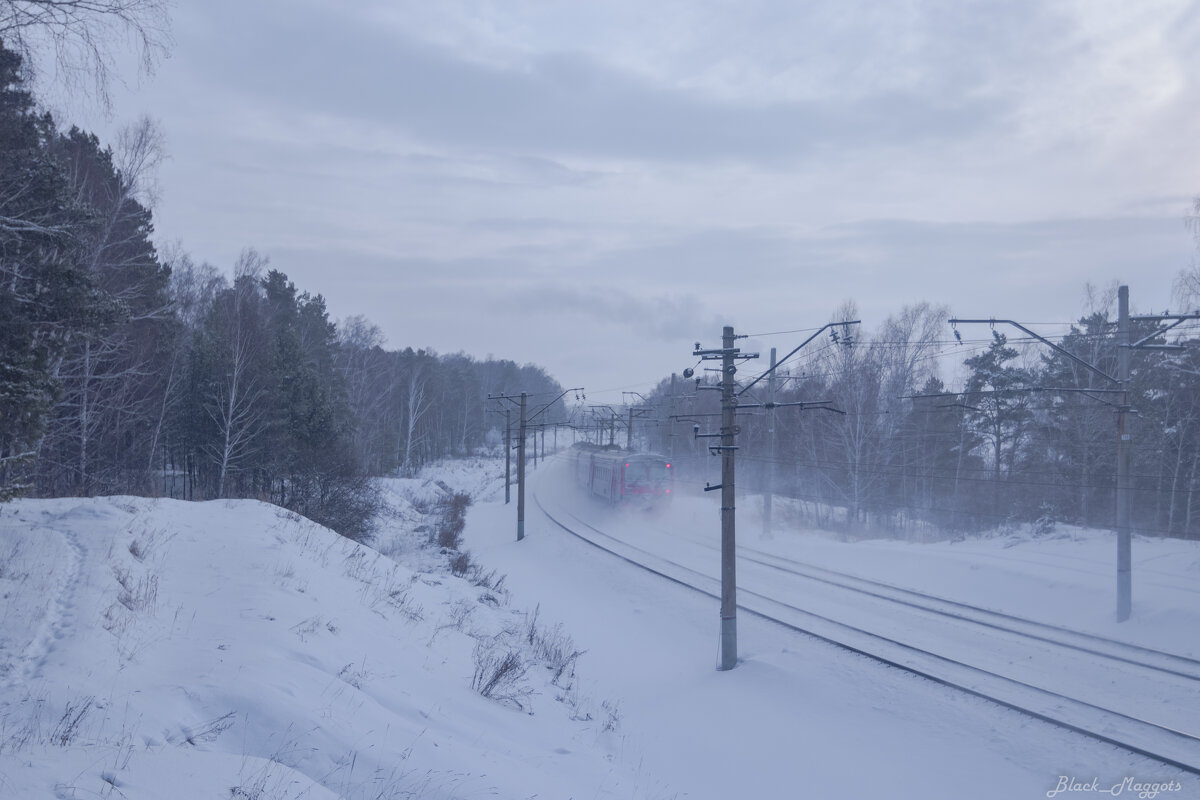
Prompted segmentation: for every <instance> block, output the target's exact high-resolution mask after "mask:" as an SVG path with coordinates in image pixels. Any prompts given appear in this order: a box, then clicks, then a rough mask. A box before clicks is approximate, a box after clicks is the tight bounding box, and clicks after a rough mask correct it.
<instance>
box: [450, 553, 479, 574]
mask: <svg viewBox="0 0 1200 800" xmlns="http://www.w3.org/2000/svg"><path fill="white" fill-rule="evenodd" d="M473 566H475V565H474V564H472V563H471V554H470V553H469V552H467V551H466V550H463V551H462V552H460V553H457V554H456V555H455V556H454V557H453V558H451V559H450V574H451V575H454V576H455V577H457V578H463V577H466V574H467V572H469V571H470V569H471V567H473Z"/></svg>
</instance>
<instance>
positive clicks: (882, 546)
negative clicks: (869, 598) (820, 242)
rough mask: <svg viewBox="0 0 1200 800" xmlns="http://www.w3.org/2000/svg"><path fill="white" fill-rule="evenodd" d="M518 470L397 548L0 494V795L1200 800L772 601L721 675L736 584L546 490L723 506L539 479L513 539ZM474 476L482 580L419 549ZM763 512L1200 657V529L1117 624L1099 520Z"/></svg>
mask: <svg viewBox="0 0 1200 800" xmlns="http://www.w3.org/2000/svg"><path fill="white" fill-rule="evenodd" d="M546 466H547V467H551V468H552V467H553V463H550V464H547V465H546ZM502 468H503V465H502V464H500V465H497V464H495V463H489V462H483V461H480V462H475V463H454V464H450V465H443V466H441V467H439V468H437V469H435V470H431V471H429V472H427V473H425V474H423V475H422V476H420V477H419V478H416V479H409V480H399V479H397V480H393V481H388V482H385V483H384V485H383V488H384V491H385V494H386V495H387V496H388V497H389V498H390V506H391V511H390V512H389V513H388V514H386V515H385V516H384V518H383V520H382V521H383V523H384V529H383V530H382V531H381V533H380V535H379V538H378V540H377V542H376V548H377V549H369V548H365V547H361V546H359V545H356V544H353V543H351V542H349V541H347V540H345V539H342V538H340V537H338V536H336V535H335V534H333V533H332V532H331V531H328V530H326V529H324V528H321V527H320V526H317V525H315V524H313V523H311V522H309V521H307V520H304V519H302V518H300V517H297V516H295V515H292V514H289V513H287V512H284V511H282V510H280V509H278V508H275V507H272V506H268V505H265V504H261V503H255V502H249V501H236V502H234V501H230V502H212V503H181V502H174V501H164V500H146V499H137V498H101V499H90V500H78V499H68V500H53V501H19V502H16V503H13V504H9V505H6V506H4V507H2V508H0V798H3V800H9V798H15V799H18V800H24V798H43V797H54V798H94V797H112V798H143V799H157V798H190V797H204V798H236V799H238V800H245V799H246V798H254V799H255V800H275V799H277V798H280V799H282V798H315V799H316V800H324V798H331V797H345V798H371V799H372V800H374V799H375V798H484V797H502V798H527V797H538V798H645V799H646V800H668V799H669V798H679V799H680V800H682V799H683V798H690V799H691V800H698V799H699V798H713V800H716V799H717V798H720V799H721V800H727V799H728V798H760V797H763V798H765V797H814V798H817V797H819V798H834V797H836V798H850V799H852V800H857V799H858V798H868V799H869V800H882V798H922V800H931V799H937V798H944V799H945V800H951V798H961V797H976V798H990V799H991V800H1008V799H1009V798H1023V797H1029V798H1034V797H1044V796H1047V793H1048V792H1051V791H1053V790H1055V789H1056V787H1058V786H1059V785H1060V781H1061V779H1062V778H1063V777H1064V776H1066V777H1069V778H1071V779H1078V781H1079V785H1085V784H1089V785H1090V784H1091V782H1092V781H1093V779H1095V780H1097V781H1098V783H1097V785H1098V786H1100V788H1101V789H1108V788H1109V787H1113V786H1119V785H1122V782H1123V781H1124V780H1125V779H1126V778H1129V779H1131V780H1132V781H1134V782H1137V783H1140V784H1143V785H1147V786H1149V785H1155V784H1158V785H1160V786H1161V787H1165V788H1160V789H1159V790H1157V796H1159V797H1165V798H1169V799H1170V800H1174V799H1175V798H1184V797H1200V783H1198V782H1197V781H1196V780H1195V779H1194V777H1193V776H1189V775H1186V774H1181V773H1180V772H1178V771H1177V770H1174V769H1171V768H1167V767H1163V766H1162V765H1161V764H1156V763H1155V762H1153V761H1150V760H1149V759H1145V758H1141V757H1138V756H1135V755H1132V754H1130V753H1128V752H1125V751H1121V750H1118V749H1116V748H1114V747H1111V746H1108V745H1104V744H1100V743H1097V742H1095V741H1093V740H1088V739H1085V738H1083V737H1080V736H1077V735H1075V734H1071V733H1068V732H1066V731H1064V730H1062V729H1060V728H1056V727H1053V726H1050V725H1047V724H1044V723H1039V722H1035V721H1032V720H1030V719H1029V718H1028V717H1025V716H1022V715H1020V714H1017V713H1015V712H1012V711H1007V710H1004V709H1002V708H999V707H997V706H996V705H994V704H991V703H988V702H986V701H983V700H979V699H977V698H971V697H966V696H963V695H962V694H961V693H956V692H954V691H951V690H947V689H945V688H943V687H939V686H936V685H934V684H931V683H930V682H928V681H924V680H922V679H918V678H914V677H912V676H909V675H906V674H903V673H900V672H898V671H897V670H894V669H890V668H885V667H881V666H879V665H878V664H876V663H874V662H871V661H868V660H866V659H864V658H861V657H859V656H854V655H850V654H847V653H845V652H843V651H839V650H837V649H835V648H832V647H830V646H829V645H825V644H821V643H819V642H816V641H814V640H812V639H811V638H808V637H805V636H802V635H800V634H797V633H795V632H791V631H788V630H786V629H783V628H781V627H779V626H776V625H772V624H769V623H766V622H762V621H760V620H757V619H754V618H753V617H750V616H743V617H742V618H741V620H740V628H739V634H740V642H739V643H740V645H741V655H742V661H741V663H740V664H739V666H738V667H737V669H735V670H733V671H731V672H725V673H722V672H717V671H715V669H714V666H715V658H716V638H717V630H718V624H717V623H718V613H717V604H716V602H715V601H714V600H712V599H711V598H708V597H704V596H702V595H698V594H696V593H693V592H690V591H689V590H687V589H684V588H683V587H680V586H678V585H675V584H672V583H669V582H666V581H664V580H662V579H661V578H657V577H655V576H652V575H649V574H647V573H644V572H642V571H640V570H638V569H637V568H636V567H633V566H631V565H629V564H626V563H625V562H622V561H620V560H619V559H616V558H614V557H613V556H611V555H608V554H605V553H602V552H600V551H598V550H596V549H595V548H592V547H590V546H589V545H587V544H584V543H582V542H580V541H578V540H576V539H574V538H573V537H571V536H570V535H569V534H567V533H565V532H564V531H562V530H561V529H559V528H558V527H556V526H555V525H554V524H553V523H551V522H550V521H549V520H548V519H547V518H546V517H545V516H544V515H542V514H541V513H540V512H539V511H538V510H537V503H536V502H535V500H534V498H535V497H540V499H542V500H545V501H551V500H552V501H553V502H555V503H556V504H558V505H559V506H562V507H570V508H571V509H572V510H573V511H575V512H578V513H579V514H582V515H585V516H588V515H590V516H591V518H592V521H593V522H596V523H597V524H598V525H601V527H604V528H612V526H613V525H614V524H615V525H616V528H615V529H614V533H619V534H620V535H622V536H626V537H628V538H629V539H630V541H634V542H636V543H637V544H639V545H641V546H645V547H650V546H651V545H655V546H661V547H662V548H663V552H664V553H669V554H670V555H671V556H672V557H676V558H679V557H683V556H684V555H686V554H687V553H688V552H693V553H698V554H699V555H698V556H696V557H697V558H699V559H701V560H703V559H714V562H713V563H714V564H715V557H714V556H711V555H708V554H707V549H706V548H707V546H708V545H710V544H712V543H713V542H714V541H715V537H716V532H717V530H718V529H719V527H718V516H717V513H716V508H715V506H714V504H713V502H712V498H710V497H707V496H703V497H696V498H690V497H680V498H677V503H676V504H675V505H674V506H672V508H671V510H670V512H669V513H666V514H662V515H659V516H657V517H654V518H653V519H652V520H649V521H647V519H646V518H645V517H644V515H643V516H641V517H635V518H632V519H631V518H628V517H622V516H621V515H612V514H610V513H609V512H607V511H605V510H603V509H601V508H598V507H595V506H589V505H588V504H587V500H586V498H579V497H576V496H574V495H572V493H571V491H570V489H569V488H564V487H562V486H561V485H556V482H555V481H554V480H553V478H554V472H553V469H541V470H539V471H538V472H536V473H534V474H533V475H532V477H531V487H530V495H529V500H530V502H529V507H528V509H527V516H526V527H525V531H526V537H525V539H524V541H522V542H516V541H515V536H514V533H515V511H516V509H515V495H514V503H513V504H512V505H507V506H506V505H504V504H503V490H502V487H501V489H500V490H499V491H497V489H496V483H495V478H496V476H497V475H498V474H502V473H501V471H502ZM448 491H467V492H470V493H472V494H475V495H476V496H479V495H482V496H483V498H484V500H482V501H480V502H477V504H476V505H475V506H474V507H473V508H472V509H471V510H470V514H469V516H468V524H467V528H466V532H465V541H466V545H467V546H469V547H470V548H471V550H472V552H473V558H474V559H475V560H476V561H477V562H478V564H477V566H476V567H475V568H473V569H471V570H469V571H468V572H467V579H462V578H456V577H454V576H452V575H450V574H448V573H447V572H446V569H445V558H444V557H442V556H440V555H438V554H436V553H434V552H431V551H430V550H429V549H428V548H424V547H422V546H421V545H420V542H421V541H423V540H424V539H426V538H427V537H428V533H427V532H426V531H424V530H422V526H424V525H427V524H428V523H429V522H430V518H429V510H430V508H431V507H432V505H433V504H434V503H435V502H436V500H437V499H438V498H439V497H441V496H444V495H445V494H446V493H447V492H448ZM489 497H490V498H492V499H491V500H490V501H489V500H487V499H486V498H489ZM748 505H750V504H748ZM745 518H746V519H747V520H753V513H752V512H750V513H747V514H746V517H745ZM744 530H745V531H746V533H745V535H744V537H743V540H742V541H743V544H745V545H748V546H751V545H752V546H753V547H755V548H762V549H764V550H767V551H770V552H772V553H778V554H781V555H788V556H792V557H795V558H803V559H805V560H807V561H810V562H812V563H816V564H824V565H826V566H829V567H831V568H838V569H845V570H848V571H853V572H855V573H857V574H862V575H868V576H871V577H876V578H880V579H883V580H886V581H889V582H893V583H897V584H900V585H905V586H911V587H913V588H921V589H930V590H933V591H936V592H939V593H942V594H945V595H947V596H950V597H955V598H958V599H960V600H964V601H970V602H973V603H978V604H980V605H984V606H988V607H994V608H999V609H1002V610H1009V611H1013V612H1019V613H1029V614H1034V612H1037V614H1036V615H1037V616H1038V617H1039V618H1045V619H1046V620H1047V621H1052V622H1055V623H1059V624H1064V625H1070V626H1074V627H1079V628H1087V629H1097V630H1099V632H1102V633H1111V634H1113V635H1116V634H1117V633H1118V632H1119V633H1120V634H1121V635H1123V636H1128V637H1129V638H1130V639H1131V640H1134V641H1144V642H1145V643H1148V644H1152V645H1158V646H1164V647H1165V646H1168V645H1171V649H1177V650H1179V651H1182V652H1192V653H1195V652H1197V650H1198V648H1197V646H1196V643H1197V639H1196V636H1197V634H1196V631H1197V630H1200V610H1198V608H1197V606H1196V603H1195V593H1196V583H1195V575H1196V568H1197V567H1196V565H1197V564H1200V543H1196V542H1140V543H1139V545H1138V549H1137V550H1136V561H1137V564H1136V568H1137V569H1138V570H1139V572H1138V575H1139V576H1140V578H1139V583H1138V587H1139V590H1138V594H1137V595H1136V596H1137V598H1138V605H1137V613H1136V614H1135V617H1134V619H1133V620H1131V622H1130V623H1128V624H1127V626H1126V627H1120V626H1116V627H1114V626H1115V624H1112V625H1110V624H1109V623H1107V622H1106V621H1105V620H1106V619H1107V617H1108V615H1109V613H1110V605H1111V604H1110V603H1107V602H1103V601H1104V599H1105V598H1104V592H1105V590H1106V588H1108V587H1110V586H1111V575H1110V574H1109V569H1108V568H1107V565H1106V564H1105V563H1104V561H1105V559H1106V556H1107V555H1108V554H1110V552H1111V547H1110V542H1109V541H1108V540H1107V539H1106V536H1105V535H1104V534H1100V533H1099V532H1091V533H1089V532H1071V533H1070V536H1068V537H1066V538H1061V539H1038V540H1034V539H1023V540H1021V541H1019V542H1014V541H1007V540H985V541H967V542H959V543H954V544H950V543H939V544H928V545H926V544H912V543H897V542H884V541H875V542H872V541H860V542H843V541H837V540H836V537H831V536H829V535H826V534H820V533H815V532H811V531H799V530H794V529H787V528H786V527H785V526H784V525H783V524H781V525H780V526H779V529H778V530H777V531H776V536H775V538H774V539H772V540H770V541H763V540H760V539H758V537H757V529H756V528H754V527H752V523H751V522H747V525H746V528H745V529H744ZM1007 545H1011V546H1007ZM381 552H382V553H388V554H389V555H390V556H392V557H393V558H389V557H388V556H384V555H381ZM396 560H399V561H400V563H399V564H398V563H396ZM697 566H698V567H699V566H702V565H701V564H699V563H698V564H697ZM709 566H711V565H709ZM706 568H707V567H706ZM493 570H495V571H493ZM744 577H745V578H746V579H748V580H749V579H750V578H751V577H752V573H751V572H750V570H746V571H745V575H744ZM793 599H795V598H793ZM506 664H507V665H509V666H508V667H507V668H506V667H505V665H506ZM547 667H549V668H547ZM505 669H507V672H506V671H505ZM489 685H490V688H489ZM480 688H485V689H486V690H487V691H486V693H487V694H490V695H491V696H490V697H484V696H483V695H482V694H481V693H480V691H479V689H480ZM1185 712H1186V709H1185ZM1197 713H1200V709H1197ZM1126 792H1127V796H1128V794H1129V790H1126ZM1062 796H1070V795H1067V794H1064V795H1062Z"/></svg>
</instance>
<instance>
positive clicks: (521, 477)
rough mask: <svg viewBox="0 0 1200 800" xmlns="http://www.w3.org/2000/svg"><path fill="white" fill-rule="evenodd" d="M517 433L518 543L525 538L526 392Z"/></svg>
mask: <svg viewBox="0 0 1200 800" xmlns="http://www.w3.org/2000/svg"><path fill="white" fill-rule="evenodd" d="M518 427H519V429H518V431H517V541H518V542H519V541H521V540H522V539H524V538H525V438H526V434H527V431H526V430H525V392H521V421H520V424H519V426H518Z"/></svg>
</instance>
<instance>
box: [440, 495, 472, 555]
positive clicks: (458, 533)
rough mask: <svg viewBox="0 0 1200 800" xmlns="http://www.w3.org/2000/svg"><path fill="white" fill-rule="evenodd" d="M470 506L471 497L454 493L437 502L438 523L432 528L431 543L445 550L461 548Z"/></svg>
mask: <svg viewBox="0 0 1200 800" xmlns="http://www.w3.org/2000/svg"><path fill="white" fill-rule="evenodd" d="M470 505H471V496H470V495H469V494H464V493H463V492H456V493H454V494H452V495H450V496H449V497H443V498H442V499H441V500H439V501H438V504H437V512H438V521H437V523H436V524H435V525H434V527H433V532H432V537H433V543H434V544H436V545H437V546H438V547H442V548H445V549H446V550H458V549H459V548H460V547H462V532H463V527H464V526H465V525H466V523H467V507H468V506H470Z"/></svg>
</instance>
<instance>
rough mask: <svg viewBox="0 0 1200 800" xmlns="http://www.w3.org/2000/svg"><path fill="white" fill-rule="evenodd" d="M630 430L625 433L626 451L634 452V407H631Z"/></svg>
mask: <svg viewBox="0 0 1200 800" xmlns="http://www.w3.org/2000/svg"><path fill="white" fill-rule="evenodd" d="M628 424H629V430H627V431H625V449H626V450H627V451H630V452H632V451H633V406H630V407H629V423H628Z"/></svg>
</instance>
